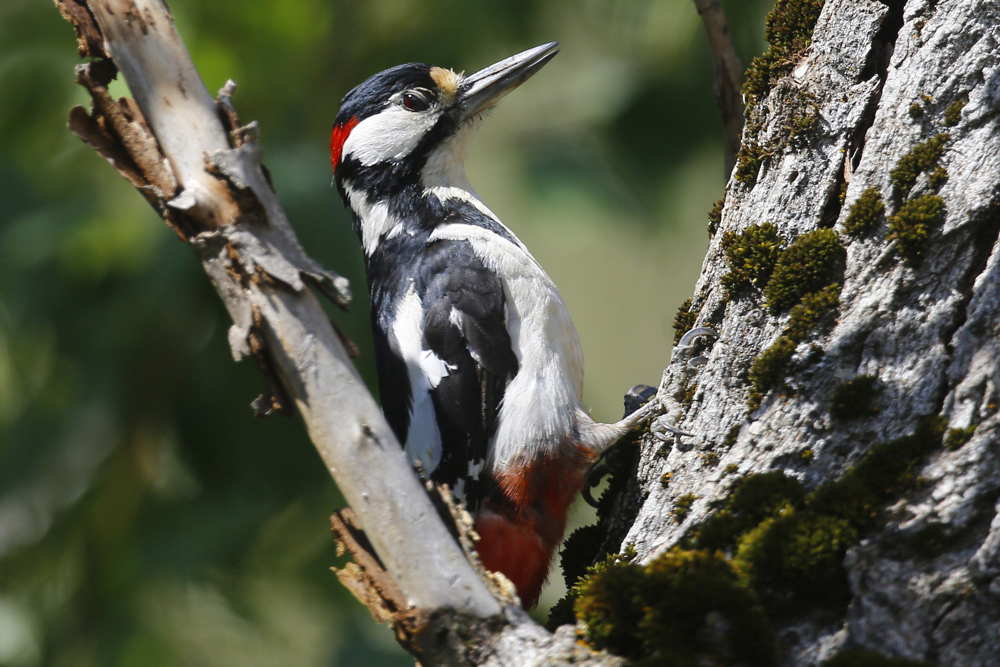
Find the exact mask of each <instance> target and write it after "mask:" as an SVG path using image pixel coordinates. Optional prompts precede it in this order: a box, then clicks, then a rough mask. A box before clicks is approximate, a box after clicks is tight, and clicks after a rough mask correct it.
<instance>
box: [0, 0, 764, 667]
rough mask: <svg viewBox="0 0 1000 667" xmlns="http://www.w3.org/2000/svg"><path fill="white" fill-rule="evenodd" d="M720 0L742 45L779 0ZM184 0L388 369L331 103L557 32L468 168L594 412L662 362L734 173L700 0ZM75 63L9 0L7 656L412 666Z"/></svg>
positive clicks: (3, 425)
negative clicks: (255, 402)
mask: <svg viewBox="0 0 1000 667" xmlns="http://www.w3.org/2000/svg"><path fill="white" fill-rule="evenodd" d="M724 4H725V5H726V8H727V10H728V11H730V18H731V21H732V23H733V33H734V35H735V37H736V39H737V46H738V48H739V50H740V52H741V56H742V58H743V60H744V62H749V60H750V58H751V56H753V55H755V54H757V53H759V52H760V50H761V48H762V42H761V41H760V39H761V36H762V24H763V16H764V13H765V12H766V11H767V10H768V9H769V4H770V2H769V0H753V1H752V2H748V1H746V0H744V1H742V2H738V1H736V0H733V1H730V2H726V3H724ZM170 5H171V10H172V12H173V14H174V16H175V18H176V20H177V24H178V27H179V29H180V32H181V34H182V36H183V37H184V39H185V41H186V43H187V45H188V47H189V49H190V50H191V52H192V55H193V57H194V59H195V62H196V63H197V65H198V66H199V68H200V70H201V72H202V75H203V77H204V79H205V81H206V83H207V85H208V87H209V89H210V90H213V91H214V90H218V88H220V87H221V86H222V84H223V83H224V82H225V80H226V79H227V78H233V79H235V80H236V81H238V82H239V91H238V92H237V95H236V103H237V106H238V108H239V109H240V112H241V114H242V116H243V118H244V119H245V120H250V119H256V120H258V121H259V122H260V124H261V127H262V144H263V147H264V150H265V161H266V162H267V164H268V167H269V168H270V171H271V173H272V175H273V176H274V180H275V184H276V186H277V189H278V192H279V194H280V196H281V198H282V201H283V203H284V205H285V207H286V210H287V212H288V213H289V216H290V218H291V220H292V222H293V224H294V225H295V227H296V229H297V230H298V232H299V235H300V238H301V240H302V241H303V243H304V245H305V246H306V248H307V249H308V250H309V252H310V253H311V254H312V255H313V256H315V257H316V258H317V259H318V260H320V261H321V262H322V263H324V264H325V265H327V266H330V267H333V268H335V269H337V270H338V271H340V272H342V273H344V274H345V275H347V276H348V277H349V278H351V280H352V282H353V285H354V290H355V293H356V300H355V304H354V306H353V308H352V311H351V313H350V314H348V315H346V316H345V315H341V314H338V313H333V316H334V317H335V318H336V319H337V320H338V322H339V323H340V324H341V326H342V327H343V328H344V329H345V331H347V332H348V334H349V335H350V336H351V337H352V338H353V339H354V340H355V341H357V342H358V343H359V345H360V348H361V351H362V357H361V358H360V359H359V360H358V365H359V367H360V368H361V371H362V373H363V375H364V376H365V378H366V380H367V381H368V382H369V384H370V385H371V386H373V383H372V379H373V362H372V354H371V345H370V336H369V334H368V322H367V318H368V314H367V306H366V303H365V300H366V297H365V288H364V280H363V274H362V272H361V258H360V252H359V251H358V247H357V242H356V239H355V238H354V237H353V233H352V232H351V230H350V226H349V222H348V218H347V216H346V215H345V213H344V211H343V210H342V208H341V205H340V202H339V201H338V200H337V198H336V195H335V193H334V192H333V191H332V190H331V188H330V173H329V161H328V155H327V153H326V146H327V144H328V141H329V135H328V132H329V128H330V124H331V121H332V118H333V116H334V114H335V113H336V109H337V106H338V100H339V99H340V97H341V96H342V95H343V94H344V93H345V92H346V91H347V90H348V89H349V88H350V87H351V86H352V85H354V84H356V83H358V82H360V81H361V80H362V79H363V78H365V77H366V76H368V75H369V74H371V73H373V72H375V71H377V70H379V69H382V68H385V67H388V66H391V65H394V64H397V63H400V62H406V61H412V60H423V61H427V62H432V63H437V64H441V65H445V66H451V67H454V68H456V69H465V70H468V71H471V70H474V69H476V68H478V67H481V66H483V65H486V64H488V63H490V62H492V61H494V60H496V59H499V58H501V57H504V56H506V55H509V54H511V53H514V52H516V51H518V50H520V49H523V48H527V47H530V46H533V45H535V44H538V43H541V42H544V41H548V40H551V39H558V40H559V41H560V42H561V43H562V47H563V51H562V53H561V54H560V56H559V57H558V58H556V60H555V61H553V63H552V64H551V65H550V66H548V67H547V68H546V69H545V70H544V71H543V72H542V73H540V74H539V75H538V77H537V78H536V79H534V80H533V81H531V82H529V83H528V84H527V85H526V86H525V88H524V89H523V90H521V91H518V92H517V93H515V94H514V95H511V96H510V97H509V98H508V99H507V100H505V102H504V104H503V105H502V106H501V108H500V110H499V111H497V112H496V113H495V114H494V116H493V117H492V118H491V119H490V120H489V121H488V122H487V123H486V125H485V127H484V129H483V131H482V132H481V135H480V138H479V139H478V141H477V146H476V147H475V149H474V150H473V155H472V157H471V159H470V165H469V172H470V177H471V179H472V181H473V183H475V184H476V185H477V188H478V189H479V191H480V194H482V195H483V197H484V199H485V200H486V201H487V202H488V203H489V204H490V206H491V207H492V208H493V209H494V210H496V211H497V212H498V213H499V214H500V216H501V217H502V218H503V219H504V220H505V221H506V222H507V223H508V224H509V225H510V226H511V227H512V228H513V229H514V230H515V231H516V232H517V233H518V234H519V235H520V236H521V238H522V239H523V240H524V241H525V242H526V243H527V244H528V246H529V247H530V248H532V250H533V252H534V254H535V255H536V257H537V258H538V259H539V261H541V263H542V264H543V265H544V266H546V268H547V269H548V270H549V272H550V273H551V274H552V275H553V277H554V278H555V280H556V282H557V283H558V284H559V285H560V287H561V288H562V290H563V293H564V296H565V298H566V300H567V302H568V304H569V307H570V310H571V312H572V313H573V314H574V318H575V320H576V322H577V325H578V328H579V329H580V334H581V338H582V341H583V345H584V349H585V351H586V352H587V355H588V388H587V394H586V399H587V401H588V403H589V404H590V405H591V406H592V407H593V409H594V413H595V416H597V417H598V418H601V419H604V420H610V419H614V418H616V417H617V416H618V415H619V413H620V409H621V408H620V397H621V395H622V394H623V393H624V391H625V390H626V389H628V387H629V386H631V385H632V384H635V383H638V382H646V383H655V382H656V381H657V380H658V378H659V374H660V371H661V370H662V368H663V366H664V364H665V363H666V361H667V359H668V355H669V346H670V337H671V334H670V324H671V321H672V318H673V311H674V309H675V307H676V306H677V304H679V303H680V302H681V301H682V300H683V299H684V298H685V297H687V296H689V295H690V291H691V286H692V284H693V280H694V277H695V276H696V275H697V270H698V268H699V266H700V263H701V256H702V254H703V250H704V247H705V232H704V228H705V212H706V211H708V209H709V208H710V206H711V203H712V201H714V200H715V199H718V198H719V197H720V196H721V192H722V189H723V185H724V178H723V174H722V141H721V137H720V133H721V128H720V124H719V121H718V114H717V112H716V110H715V106H714V100H713V98H712V94H711V64H710V59H709V57H708V53H707V47H706V45H705V39H704V37H703V35H702V33H701V26H700V23H699V21H698V18H697V15H696V13H695V11H694V7H693V5H692V4H691V3H690V2H689V0H658V1H643V0H636V1H634V2H610V3H609V2H603V1H599V0H506V1H504V2H500V1H498V0H489V1H487V2H480V3H468V2H459V1H458V0H372V1H366V2H349V1H348V0H334V1H327V0H283V1H282V2H273V1H272V0H243V1H242V2H239V3H236V2H199V1H196V0H172V1H171V3H170ZM76 63H77V59H76V54H75V49H74V41H73V35H72V31H71V29H70V27H69V25H68V24H66V23H65V22H63V21H62V20H61V19H60V17H59V15H58V13H57V12H56V10H55V9H54V8H53V7H52V6H51V4H49V3H48V2H44V1H42V0H4V2H2V3H0V93H2V97H3V102H2V103H0V665H12V666H33V665H41V664H46V665H59V666H77V665H79V666H87V665H116V666H117V665H122V666H133V665H134V666H139V665H142V666H147V665H148V666H154V667H156V666H160V665H163V666H168V665H211V666H215V665H220V666H221V665H241V666H252V665H262V666H263V665H353V664H359V663H362V662H364V664H367V665H371V666H372V667H375V666H377V665H407V664H412V663H411V661H410V660H409V659H408V658H407V657H406V656H405V655H403V654H402V653H401V651H400V650H399V649H398V648H396V647H395V645H394V644H393V643H392V640H391V637H390V634H389V633H388V632H387V631H386V630H384V629H381V628H377V627H376V626H374V624H373V623H371V621H370V619H369V618H368V617H367V612H366V611H365V610H364V609H363V608H361V606H360V605H358V604H357V603H355V602H354V601H353V600H352V599H350V598H349V596H348V595H347V594H346V592H345V591H344V590H343V589H341V588H340V587H339V584H337V583H336V581H335V579H334V577H333V576H332V575H331V574H330V573H329V572H328V570H327V567H328V566H329V565H330V564H332V563H334V562H335V560H336V559H335V555H334V550H333V547H332V544H331V540H330V539H329V535H328V533H327V530H326V516H327V515H328V514H329V513H330V511H331V510H332V509H334V508H335V507H337V506H338V505H339V504H340V503H341V502H342V501H341V499H340V498H339V496H338V494H337V492H336V490H335V488H334V487H333V485H332V483H331V482H330V480H329V477H328V476H327V474H326V472H325V470H324V469H323V466H322V465H321V463H320V461H319V459H318V457H317V456H316V454H315V453H314V452H313V450H312V448H311V446H310V444H309V442H308V440H307V439H306V438H305V436H304V433H303V431H302V429H301V427H300V425H299V423H298V422H297V421H296V420H295V419H286V418H281V417H277V418H275V417H272V418H268V419H254V418H253V417H252V416H251V413H250V410H249V407H248V405H249V402H250V400H251V399H253V398H254V397H255V396H256V395H257V394H258V393H260V391H261V390H262V388H263V384H262V381H261V379H260V377H259V375H258V373H257V371H256V370H255V368H254V367H253V365H252V364H250V363H241V364H237V365H234V364H233V363H232V360H231V358H230V355H229V352H228V348H227V344H226V329H227V326H228V322H227V318H226V314H225V312H224V311H223V309H222V308H221V306H220V304H219V303H218V300H217V298H216V297H215V295H214V293H213V292H212V290H211V288H210V287H209V286H208V283H207V281H206V280H205V277H204V275H203V274H202V273H201V271H200V269H199V267H198V265H197V263H196V262H195V261H194V259H193V257H192V255H191V253H190V252H189V251H188V250H187V249H186V248H184V247H183V246H182V245H181V244H180V243H179V242H178V241H177V240H176V238H174V237H173V236H172V235H171V233H170V232H169V231H168V230H167V229H166V227H165V226H164V225H163V224H162V223H161V222H160V221H159V220H158V219H157V218H156V216H155V214H154V213H153V212H152V211H151V210H149V209H148V207H147V206H146V204H145V202H144V201H143V200H142V199H141V197H140V196H139V195H138V194H137V193H135V192H134V191H133V190H132V189H131V188H130V186H128V185H127V184H126V183H125V182H124V181H123V180H122V179H121V178H119V177H118V176H117V175H116V174H115V173H114V172H113V170H112V169H111V168H110V167H109V166H108V165H106V164H105V163H103V162H102V161H101V160H100V158H98V157H97V156H96V155H95V154H94V153H93V152H92V151H90V150H89V149H87V148H86V147H85V146H84V145H83V144H82V143H81V142H79V141H78V140H77V139H76V138H75V137H73V136H72V135H71V134H70V133H69V132H68V131H66V129H65V125H66V118H67V112H68V109H69V108H70V106H72V105H74V104H86V103H87V100H86V97H85V95H84V93H83V91H82V89H79V88H78V87H76V86H74V85H73V77H72V71H73V67H74V65H75V64H76ZM112 93H113V94H126V93H127V91H126V89H125V86H124V85H123V84H121V83H119V82H116V83H115V84H113V86H112ZM553 579H554V580H558V579H559V577H553ZM557 596H558V594H557ZM550 599H551V596H550ZM543 604H544V602H543Z"/></svg>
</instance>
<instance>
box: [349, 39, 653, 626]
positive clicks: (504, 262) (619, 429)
mask: <svg viewBox="0 0 1000 667" xmlns="http://www.w3.org/2000/svg"><path fill="white" fill-rule="evenodd" d="M557 46H558V45H557V43H555V42H553V43H550V44H544V45H542V46H538V47H536V48H533V49H529V50H527V51H524V52H522V53H519V54H517V55H514V56H511V57H510V58H507V59H505V60H502V61H500V62H498V63H495V64H493V65H490V66H489V67H486V68H485V69H482V70H480V71H478V72H476V73H475V74H471V75H467V76H466V75H463V74H458V73H456V72H454V71H452V70H450V69H445V68H442V67H434V66H431V65H426V64H420V63H410V64H406V65H399V66H397V67H393V68H391V69H388V70H385V71H384V72H380V73H378V74H375V75H374V76H372V77H371V78H369V79H368V80H367V81H365V82H364V83H362V84H361V85H359V86H358V87H356V88H354V89H353V90H351V91H350V92H349V93H347V95H346V96H345V97H344V99H343V100H342V103H341V108H340V111H339V113H338V114H337V117H336V120H335V122H334V127H333V134H332V137H331V141H330V150H331V162H332V165H333V172H334V182H335V184H336V187H337V190H338V191H339V193H340V195H341V197H342V198H343V200H344V204H345V206H347V207H348V208H349V209H350V210H351V212H352V213H353V218H354V229H355V231H356V232H357V234H358V238H359V239H360V241H361V246H362V250H363V252H364V258H365V267H366V273H367V278H368V284H369V292H370V299H371V314H372V328H373V330H374V339H375V352H376V366H377V370H378V385H379V391H380V394H381V399H382V410H383V413H384V414H385V417H386V420H387V421H388V422H389V425H390V426H391V427H392V429H393V431H394V432H395V434H396V436H397V437H398V438H399V441H400V443H402V444H403V446H404V448H405V450H406V453H407V455H408V456H409V457H410V459H411V460H412V461H413V462H414V463H419V464H420V465H421V466H422V467H423V469H424V470H425V471H427V472H428V473H429V474H430V476H431V478H432V479H434V480H435V481H437V482H441V483H446V484H448V485H449V486H450V487H451V489H452V491H453V493H454V494H455V496H456V497H457V498H458V499H459V500H461V501H463V502H465V503H466V505H467V507H468V508H469V510H470V511H471V512H472V513H473V515H474V516H475V528H476V532H477V533H478V534H479V536H480V541H479V543H478V545H477V550H478V552H479V555H480V558H481V560H482V562H483V565H484V566H485V567H486V568H487V569H489V570H492V571H499V572H502V573H503V574H504V575H506V576H507V578H508V579H510V580H511V581H512V582H513V583H514V585H515V587H516V588H517V591H518V595H519V597H520V598H521V602H522V604H523V605H524V607H525V608H530V607H533V606H534V605H535V604H536V603H537V601H538V596H539V592H540V591H541V588H542V585H543V584H544V582H545V579H546V577H547V575H548V570H549V564H550V561H551V560H552V555H553V552H554V550H555V548H556V547H557V546H558V544H559V542H560V540H561V539H562V536H563V531H564V528H565V525H566V510H567V508H568V507H569V504H570V503H571V502H572V500H573V498H574V496H575V495H576V493H577V492H579V491H580V489H581V488H582V486H583V481H584V474H585V473H586V470H587V468H588V466H589V465H590V464H591V463H592V462H593V461H594V460H596V458H597V457H599V456H600V455H601V454H602V453H603V452H604V451H605V450H606V449H607V448H608V447H610V446H611V445H612V444H614V443H615V442H616V441H618V440H619V439H620V438H621V437H622V436H624V435H625V434H626V433H628V432H629V430H631V429H632V428H634V427H635V426H636V425H637V424H639V423H640V422H642V421H643V420H644V419H645V418H646V417H648V416H649V415H650V411H651V410H652V409H653V405H652V403H653V402H651V403H650V404H647V407H646V408H644V409H642V410H639V411H637V412H635V413H633V414H632V415H631V416H629V417H627V418H626V419H624V420H622V421H620V422H617V423H614V424H601V423H596V422H595V421H594V420H593V419H591V417H590V416H589V415H588V414H587V411H586V410H585V409H584V407H583V404H582V402H581V393H582V391H583V353H582V351H581V348H580V341H579V339H578V337H577V333H576V329H575V328H574V326H573V322H572V320H571V319H570V316H569V312H568V311H567V309H566V304H565V303H564V302H563V299H562V297H561V296H560V294H559V290H558V289H556V286H555V284H554V283H553V282H552V279H551V278H549V276H548V274H546V273H545V271H544V270H543V269H542V267H541V266H540V265H539V264H538V262H537V261H536V260H535V258H534V257H532V255H531V253H530V252H528V249H527V248H525V246H524V244H523V243H521V241H520V240H519V239H518V238H517V236H515V235H514V233H513V232H512V231H511V230H510V229H508V228H507V227H506V226H505V225H504V224H503V223H502V222H501V221H500V219H499V218H498V217H497V216H496V215H495V214H494V213H493V211H491V210H490V209H489V208H488V207H487V206H486V204H485V203H483V201H482V200H481V199H480V198H479V196H478V195H477V194H476V192H475V191H474V190H473V189H472V185H471V184H470V183H469V179H468V178H467V176H466V173H465V160H466V156H467V155H468V153H469V148H470V146H471V143H472V139H473V136H474V135H475V132H476V129H477V128H478V127H479V125H480V123H481V121H482V119H483V116H484V115H485V114H486V113H487V112H488V111H490V110H491V109H492V108H493V107H494V106H495V105H496V104H497V102H498V101H499V100H500V99H501V98H502V97H503V96H505V95H506V94H507V93H509V92H510V91H512V90H513V89H515V88H516V87H518V86H519V85H521V84H522V83H524V81H526V80H527V79H528V78H529V77H531V76H532V75H533V74H535V73H536V72H537V71H538V70H540V69H541V68H542V67H543V66H544V65H545V64H546V63H548V62H549V61H550V60H551V59H552V58H553V57H554V56H555V55H556V53H557V51H558V48H557Z"/></svg>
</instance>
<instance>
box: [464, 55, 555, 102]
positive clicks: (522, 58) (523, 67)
mask: <svg viewBox="0 0 1000 667" xmlns="http://www.w3.org/2000/svg"><path fill="white" fill-rule="evenodd" d="M558 52H559V43H558V42H549V43H548V44H542V45H541V46H536V47H535V48H533V49H528V50H527V51H522V52H521V53H518V54H517V55H514V56H511V57H510V58H505V59H504V60H501V61H500V62H498V63H494V64H493V65H490V66H489V67H487V68H485V69H481V70H479V71H478V72H476V73H475V74H470V75H469V76H467V77H465V78H464V79H463V80H462V86H461V88H460V89H459V102H458V108H459V118H460V120H466V119H468V118H471V117H472V116H474V115H476V114H477V113H479V112H481V111H484V110H485V109H486V108H488V107H490V106H492V105H494V104H496V103H497V102H499V101H500V98H502V97H503V96H504V95H506V94H507V93H509V92H510V91H512V90H514V89H515V88H517V87H518V86H520V85H521V84H522V83H524V82H525V81H527V80H528V79H529V78H531V76H532V75H533V74H534V73H535V72H537V71H538V70H540V69H542V67H544V66H545V63H547V62H549V61H550V60H552V59H553V58H554V57H555V55H556V54H557V53H558Z"/></svg>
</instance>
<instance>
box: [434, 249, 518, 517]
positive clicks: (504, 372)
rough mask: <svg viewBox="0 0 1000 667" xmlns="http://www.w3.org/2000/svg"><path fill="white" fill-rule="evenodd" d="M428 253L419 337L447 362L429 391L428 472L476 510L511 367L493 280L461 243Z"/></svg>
mask: <svg viewBox="0 0 1000 667" xmlns="http://www.w3.org/2000/svg"><path fill="white" fill-rule="evenodd" d="M434 245H436V246H439V248H435V249H433V250H435V251H436V252H433V254H432V255H431V256H430V258H429V260H430V261H429V265H428V275H431V276H433V277H432V279H431V280H430V281H429V283H428V285H427V289H426V292H425V294H424V310H425V315H424V340H425V343H426V345H427V347H428V349H429V350H430V351H431V352H432V353H434V354H435V355H436V356H437V357H438V358H440V359H441V360H442V361H444V362H445V364H447V367H448V370H449V372H448V374H447V375H445V376H444V377H442V378H441V381H440V382H439V383H438V385H437V386H436V387H434V388H433V389H432V390H431V392H430V394H431V400H432V401H433V403H434V411H435V414H436V417H437V425H438V428H439V430H440V433H441V442H442V447H441V460H440V461H439V462H438V465H437V467H436V468H435V470H434V473H433V478H434V479H435V480H437V481H440V482H444V483H446V484H449V485H451V486H452V488H453V490H454V491H455V493H456V495H458V496H459V497H464V498H465V500H466V503H467V504H468V505H469V506H470V507H471V508H475V507H476V506H477V505H478V501H479V499H480V495H481V490H482V488H481V487H482V484H481V483H482V482H485V479H480V473H481V472H482V470H483V466H484V464H485V462H486V458H487V455H488V446H489V442H490V439H491V438H492V437H493V434H494V433H495V431H496V423H497V416H498V414H499V412H500V403H501V401H502V399H503V394H504V389H505V388H506V386H507V383H508V382H509V381H510V379H511V378H513V377H514V375H515V374H516V373H517V357H516V356H515V354H514V351H513V349H512V346H511V341H510V334H509V333H508V331H507V324H506V317H505V299H504V291H503V285H502V283H501V282H500V278H499V277H497V276H496V275H495V274H494V273H492V272H491V271H489V270H487V268H486V267H485V266H483V263H482V262H481V261H480V260H479V258H478V257H476V255H475V254H474V253H473V252H472V248H471V247H470V246H469V244H468V243H465V242H455V241H439V242H437V243H436V244H434Z"/></svg>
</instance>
